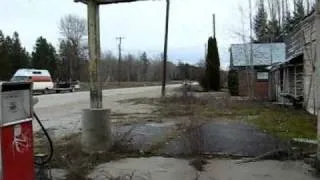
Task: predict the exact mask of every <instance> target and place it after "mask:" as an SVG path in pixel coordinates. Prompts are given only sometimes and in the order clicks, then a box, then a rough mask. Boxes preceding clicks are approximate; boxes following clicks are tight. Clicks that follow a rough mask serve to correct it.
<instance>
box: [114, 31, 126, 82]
mask: <svg viewBox="0 0 320 180" xmlns="http://www.w3.org/2000/svg"><path fill="white" fill-rule="evenodd" d="M123 39H125V37H121V36H119V37H116V40H119V44H118V51H119V59H118V85H119V86H120V82H121V52H122V50H121V45H122V40H123Z"/></svg>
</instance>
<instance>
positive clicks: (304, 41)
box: [285, 15, 316, 113]
mask: <svg viewBox="0 0 320 180" xmlns="http://www.w3.org/2000/svg"><path fill="white" fill-rule="evenodd" d="M314 20H315V16H314V15H310V16H308V17H306V18H305V19H304V21H302V22H301V23H300V24H299V25H298V26H297V27H296V28H295V31H293V32H292V33H291V34H289V35H288V37H287V39H286V42H285V43H286V53H287V54H286V57H287V60H291V59H293V58H295V57H297V56H299V55H301V54H303V69H302V70H303V74H301V67H298V69H296V70H298V72H299V73H298V74H296V78H297V80H296V81H297V85H298V88H297V90H296V92H295V93H296V94H297V95H299V94H301V92H302V94H303V97H304V107H305V108H306V109H307V110H308V111H309V112H311V113H314V110H315V104H316V103H315V101H316V100H315V72H314V61H315V52H316V51H315V40H316V34H315V26H314ZM290 72H291V71H290ZM291 75H292V74H291ZM301 76H302V78H303V83H302V82H301ZM290 82H292V79H291V78H290ZM302 84H303V85H302ZM301 85H302V86H301ZM290 93H292V92H291V91H290Z"/></svg>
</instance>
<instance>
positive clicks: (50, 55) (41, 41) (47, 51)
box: [31, 37, 58, 78]
mask: <svg viewBox="0 0 320 180" xmlns="http://www.w3.org/2000/svg"><path fill="white" fill-rule="evenodd" d="M57 64H58V58H57V54H56V50H55V48H54V47H53V46H52V45H51V44H50V43H48V42H47V40H46V39H45V38H43V37H39V38H38V39H37V40H36V45H35V47H34V51H33V52H32V60H31V65H32V67H33V68H37V69H47V70H48V71H49V72H50V74H51V75H52V77H54V78H56V75H57Z"/></svg>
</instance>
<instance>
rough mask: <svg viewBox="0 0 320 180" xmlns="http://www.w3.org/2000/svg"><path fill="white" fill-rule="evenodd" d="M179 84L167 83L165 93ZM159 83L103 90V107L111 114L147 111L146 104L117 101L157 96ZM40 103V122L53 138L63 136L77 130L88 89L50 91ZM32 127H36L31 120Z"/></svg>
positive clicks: (40, 97)
mask: <svg viewBox="0 0 320 180" xmlns="http://www.w3.org/2000/svg"><path fill="white" fill-rule="evenodd" d="M179 86H180V85H179V84H176V85H168V86H167V92H168V93H171V92H172V90H173V89H174V88H177V87H179ZM160 95H161V86H148V87H136V88H122V89H110V90H104V91H103V107H104V108H108V109H110V110H111V111H112V112H113V113H126V114H130V113H149V112H150V107H148V106H147V105H130V104H127V103H119V101H120V100H125V99H134V98H142V97H159V96H160ZM37 97H38V98H39V102H38V103H37V104H36V105H35V111H36V113H37V114H38V116H39V117H40V119H41V120H42V123H43V125H44V126H45V127H46V128H47V129H48V130H49V131H50V133H51V134H52V135H54V137H62V136H65V135H69V134H72V133H76V132H79V131H80V127H81V115H82V110H83V109H86V108H89V106H90V99H89V92H74V93H64V94H49V95H41V96H37ZM34 130H36V131H37V130H39V126H38V125H37V123H36V122H34Z"/></svg>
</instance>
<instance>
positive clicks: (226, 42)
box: [0, 0, 248, 66]
mask: <svg viewBox="0 0 320 180" xmlns="http://www.w3.org/2000/svg"><path fill="white" fill-rule="evenodd" d="M0 2H1V4H0V30H2V31H3V32H4V34H6V35H12V33H13V32H14V31H17V32H18V33H19V34H20V38H21V42H22V44H23V46H25V47H26V49H27V50H28V51H29V52H31V51H32V49H33V46H34V44H35V40H36V38H37V37H39V36H43V37H45V38H47V40H48V41H49V42H51V43H52V44H53V45H54V46H55V47H58V44H59V37H60V34H59V29H58V24H59V20H60V18H61V17H63V16H64V15H67V14H75V15H78V16H81V17H83V18H86V6H85V5H84V4H81V3H74V2H73V0H0ZM240 5H242V6H243V8H244V9H248V8H247V6H248V5H247V1H244V0H171V11H170V29H169V58H170V60H171V61H174V62H177V60H179V59H180V60H183V61H185V62H190V63H196V62H198V61H199V59H201V58H203V56H204V44H205V43H206V41H207V39H208V37H209V36H210V35H212V14H213V13H215V14H216V25H217V35H216V36H217V40H218V45H219V51H220V57H221V61H222V65H223V66H227V64H228V61H229V57H228V48H229V46H230V44H231V43H239V42H241V40H240V39H241V38H240V37H239V36H237V35H236V32H238V33H239V32H243V29H242V21H241V19H242V18H241V13H240V11H239V6H240ZM244 12H245V13H248V12H247V11H246V10H245V11H244ZM245 16H247V17H248V15H247V14H245ZM245 18H246V17H245ZM100 20H101V43H102V45H101V48H102V51H107V50H111V51H113V52H114V53H116V51H117V41H116V40H115V37H116V36H124V37H126V39H125V40H124V41H123V50H124V53H128V52H130V53H135V54H136V53H139V52H143V51H146V52H148V54H150V56H155V55H157V54H160V53H161V52H162V50H163V39H164V20H165V1H164V0H155V1H150V2H135V3H129V4H116V5H108V6H102V7H101V9H100ZM245 29H247V23H246V24H245ZM245 32H247V31H245Z"/></svg>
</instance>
